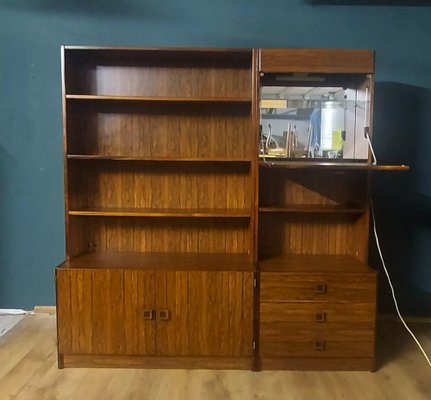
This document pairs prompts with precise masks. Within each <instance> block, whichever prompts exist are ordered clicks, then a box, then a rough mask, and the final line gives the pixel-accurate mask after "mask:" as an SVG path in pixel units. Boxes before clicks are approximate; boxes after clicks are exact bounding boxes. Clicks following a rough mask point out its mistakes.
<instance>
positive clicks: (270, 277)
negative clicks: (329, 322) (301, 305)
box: [260, 272, 376, 303]
mask: <svg viewBox="0 0 431 400" xmlns="http://www.w3.org/2000/svg"><path fill="white" fill-rule="evenodd" d="M375 300H376V274H375V273H373V272H367V273H337V274H335V273H334V274H325V273H321V274H320V273H293V272H262V273H261V278H260V301H261V302H262V303H268V302H301V301H303V302H346V303H352V302H357V303H373V302H375Z"/></svg>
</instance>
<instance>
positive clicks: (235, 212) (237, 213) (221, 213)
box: [69, 207, 252, 218]
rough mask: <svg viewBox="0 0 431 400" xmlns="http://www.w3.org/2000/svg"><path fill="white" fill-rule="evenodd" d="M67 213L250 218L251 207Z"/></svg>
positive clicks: (100, 209) (74, 212)
mask: <svg viewBox="0 0 431 400" xmlns="http://www.w3.org/2000/svg"><path fill="white" fill-rule="evenodd" d="M69 215H78V216H90V217H183V218H189V217H192V218H214V217H216V218H250V217H251V215H252V210H251V209H194V208H183V209H179V208H178V209H177V208H114V207H95V208H83V209H78V210H69Z"/></svg>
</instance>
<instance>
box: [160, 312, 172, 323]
mask: <svg viewBox="0 0 431 400" xmlns="http://www.w3.org/2000/svg"><path fill="white" fill-rule="evenodd" d="M169 316H170V313H169V310H159V311H158V319H159V320H161V321H167V320H168V319H169Z"/></svg>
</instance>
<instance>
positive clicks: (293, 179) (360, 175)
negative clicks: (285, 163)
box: [259, 168, 367, 209]
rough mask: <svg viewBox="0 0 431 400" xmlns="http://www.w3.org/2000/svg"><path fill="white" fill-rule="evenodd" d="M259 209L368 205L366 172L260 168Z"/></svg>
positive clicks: (358, 206) (360, 206)
mask: <svg viewBox="0 0 431 400" xmlns="http://www.w3.org/2000/svg"><path fill="white" fill-rule="evenodd" d="M259 178H260V179H259V180H260V182H259V206H260V207H266V206H300V205H301V206H306V205H309V206H311V205H313V206H337V207H340V209H342V208H343V207H344V208H365V207H366V206H367V172H366V171H355V170H353V171H334V170H330V169H329V170H323V171H319V170H287V171H286V170H282V169H269V168H262V169H261V170H260V177H259Z"/></svg>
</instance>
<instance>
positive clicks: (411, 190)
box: [0, 0, 431, 314]
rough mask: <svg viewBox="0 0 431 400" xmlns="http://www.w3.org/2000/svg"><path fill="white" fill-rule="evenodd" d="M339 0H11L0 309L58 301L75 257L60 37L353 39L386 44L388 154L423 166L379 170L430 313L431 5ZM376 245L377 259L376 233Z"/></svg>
mask: <svg viewBox="0 0 431 400" xmlns="http://www.w3.org/2000/svg"><path fill="white" fill-rule="evenodd" d="M327 3H331V1H323V0H322V1H318V0H316V1H313V0H292V1H287V0H269V1H261V0H259V1H257V0H219V1H216V0H182V1H175V0H147V1H139V0H93V1H91V0H85V1H83V0H79V1H78V0H74V1H72V0H63V1H56V0H38V1H35V0H14V1H12V0H0V308H2V307H3V308H4V307H6V308H10V307H23V308H31V307H33V306H34V305H38V304H44V305H49V304H54V278H53V277H54V274H53V269H54V266H55V265H56V264H58V263H60V262H61V261H62V260H63V258H64V233H63V230H64V225H63V166H62V133H61V132H62V121H61V97H60V94H61V93H60V46H61V45H62V44H69V45H136V46H205V47H334V48H337V47H340V48H343V47H347V48H366V49H373V50H375V51H376V53H377V61H376V79H377V84H376V107H375V108H376V113H375V127H376V129H375V134H376V152H377V154H378V155H380V158H381V160H380V161H381V162H383V161H387V162H410V163H411V164H412V167H413V168H412V171H411V172H410V173H406V174H404V175H400V174H394V175H391V176H388V175H386V176H383V175H382V174H378V175H376V178H375V182H374V186H375V188H376V196H375V203H376V209H377V217H378V219H379V226H380V229H381V231H382V243H383V244H384V252H386V254H387V257H388V264H389V266H390V268H391V269H392V271H393V274H394V277H395V279H396V281H397V288H398V289H399V292H400V295H401V297H402V302H403V304H404V306H405V307H406V309H408V310H409V312H411V313H416V314H421V313H425V312H426V311H425V309H424V304H425V299H426V298H427V296H429V295H430V292H431V269H430V267H429V264H430V263H429V261H428V259H429V257H428V254H427V250H428V246H429V245H430V243H431V201H430V199H431V157H430V156H429V154H431V131H430V117H429V116H430V115H431V94H430V93H431V92H430V90H431V73H430V72H431V46H430V38H431V24H430V23H429V21H430V20H431V7H418V6H416V7H404V6H387V5H386V6H385V5H380V6H367V5H365V6H364V5H360V6H352V5H349V6H342V5H328V4H327ZM332 3H333V2H332ZM335 3H343V2H342V1H336V2H335ZM345 3H346V4H353V3H355V1H346V2H345ZM359 3H362V4H363V3H364V2H361V1H360V2H359ZM365 3H367V2H365ZM368 3H370V2H368ZM371 3H372V2H371ZM375 3H379V4H387V3H388V2H385V1H376V2H375ZM389 3H394V2H389ZM395 3H398V4H402V3H408V2H406V1H404V2H402V1H397V2H395ZM415 3H416V4H417V3H418V2H415ZM425 3H429V2H425ZM371 253H372V259H374V258H375V250H374V249H373V246H371ZM383 289H384V286H383ZM413 293H416V295H415V296H413ZM413 297H414V298H413ZM383 304H384V302H383ZM428 312H430V311H429V310H428Z"/></svg>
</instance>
